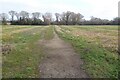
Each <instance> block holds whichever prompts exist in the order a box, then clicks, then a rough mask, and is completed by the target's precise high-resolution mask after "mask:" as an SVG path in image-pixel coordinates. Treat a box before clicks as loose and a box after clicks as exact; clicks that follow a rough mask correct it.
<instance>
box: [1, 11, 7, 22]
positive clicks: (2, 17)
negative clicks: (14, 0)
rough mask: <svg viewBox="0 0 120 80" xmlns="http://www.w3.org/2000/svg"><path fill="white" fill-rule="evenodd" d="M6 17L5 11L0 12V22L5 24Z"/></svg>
mask: <svg viewBox="0 0 120 80" xmlns="http://www.w3.org/2000/svg"><path fill="white" fill-rule="evenodd" d="M7 19H8V15H7V14H6V13H1V14H0V20H1V21H2V24H6V23H7Z"/></svg>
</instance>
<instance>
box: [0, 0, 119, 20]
mask: <svg viewBox="0 0 120 80" xmlns="http://www.w3.org/2000/svg"><path fill="white" fill-rule="evenodd" d="M118 1H119V0H0V13H2V12H5V13H8V11H10V10H15V11H17V12H20V11H28V12H30V13H32V12H36V11H37V12H41V13H45V12H51V13H53V14H54V13H55V12H58V13H62V12H66V11H73V12H77V13H78V12H79V13H81V14H82V15H84V18H85V19H89V18H90V17H91V16H94V17H98V18H102V19H109V20H111V19H113V18H114V17H117V16H118Z"/></svg>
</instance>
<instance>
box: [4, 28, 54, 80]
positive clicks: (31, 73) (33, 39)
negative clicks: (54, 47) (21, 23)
mask: <svg viewBox="0 0 120 80" xmlns="http://www.w3.org/2000/svg"><path fill="white" fill-rule="evenodd" d="M47 29H49V31H48V30H47ZM46 30H47V31H46ZM43 33H44V34H43ZM43 35H45V36H46V35H48V36H46V37H45V39H50V37H51V36H52V28H51V27H36V28H33V29H30V30H28V31H24V32H19V33H15V34H12V35H11V36H12V38H10V39H4V40H3V45H4V44H10V45H12V46H13V49H12V51H11V52H10V53H9V54H4V55H2V57H3V59H2V61H3V62H2V77H3V78H39V77H40V72H39V65H40V61H41V59H42V58H43V57H44V54H43V53H44V52H43V49H42V46H40V44H39V40H40V39H43V38H44V37H42V36H43Z"/></svg>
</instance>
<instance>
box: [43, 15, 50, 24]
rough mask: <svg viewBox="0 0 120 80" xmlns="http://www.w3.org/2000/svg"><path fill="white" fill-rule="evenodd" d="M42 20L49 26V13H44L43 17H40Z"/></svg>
mask: <svg viewBox="0 0 120 80" xmlns="http://www.w3.org/2000/svg"><path fill="white" fill-rule="evenodd" d="M42 17H43V20H44V22H45V23H46V24H50V23H51V21H52V14H51V13H45V14H44V15H42Z"/></svg>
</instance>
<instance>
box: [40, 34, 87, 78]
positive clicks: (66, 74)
mask: <svg viewBox="0 0 120 80" xmlns="http://www.w3.org/2000/svg"><path fill="white" fill-rule="evenodd" d="M54 33H55V32H54ZM41 43H42V46H44V50H45V55H46V57H45V58H44V59H43V60H42V62H41V63H40V66H39V68H40V77H41V78H88V75H87V74H86V73H85V71H84V70H82V69H81V66H82V65H83V61H82V60H81V59H80V55H78V54H77V53H75V51H74V50H73V48H72V46H71V45H70V44H68V43H66V42H64V41H63V40H62V39H60V38H59V37H58V35H57V34H56V33H55V34H54V38H53V39H52V40H49V41H45V40H43V41H42V42H41Z"/></svg>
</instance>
